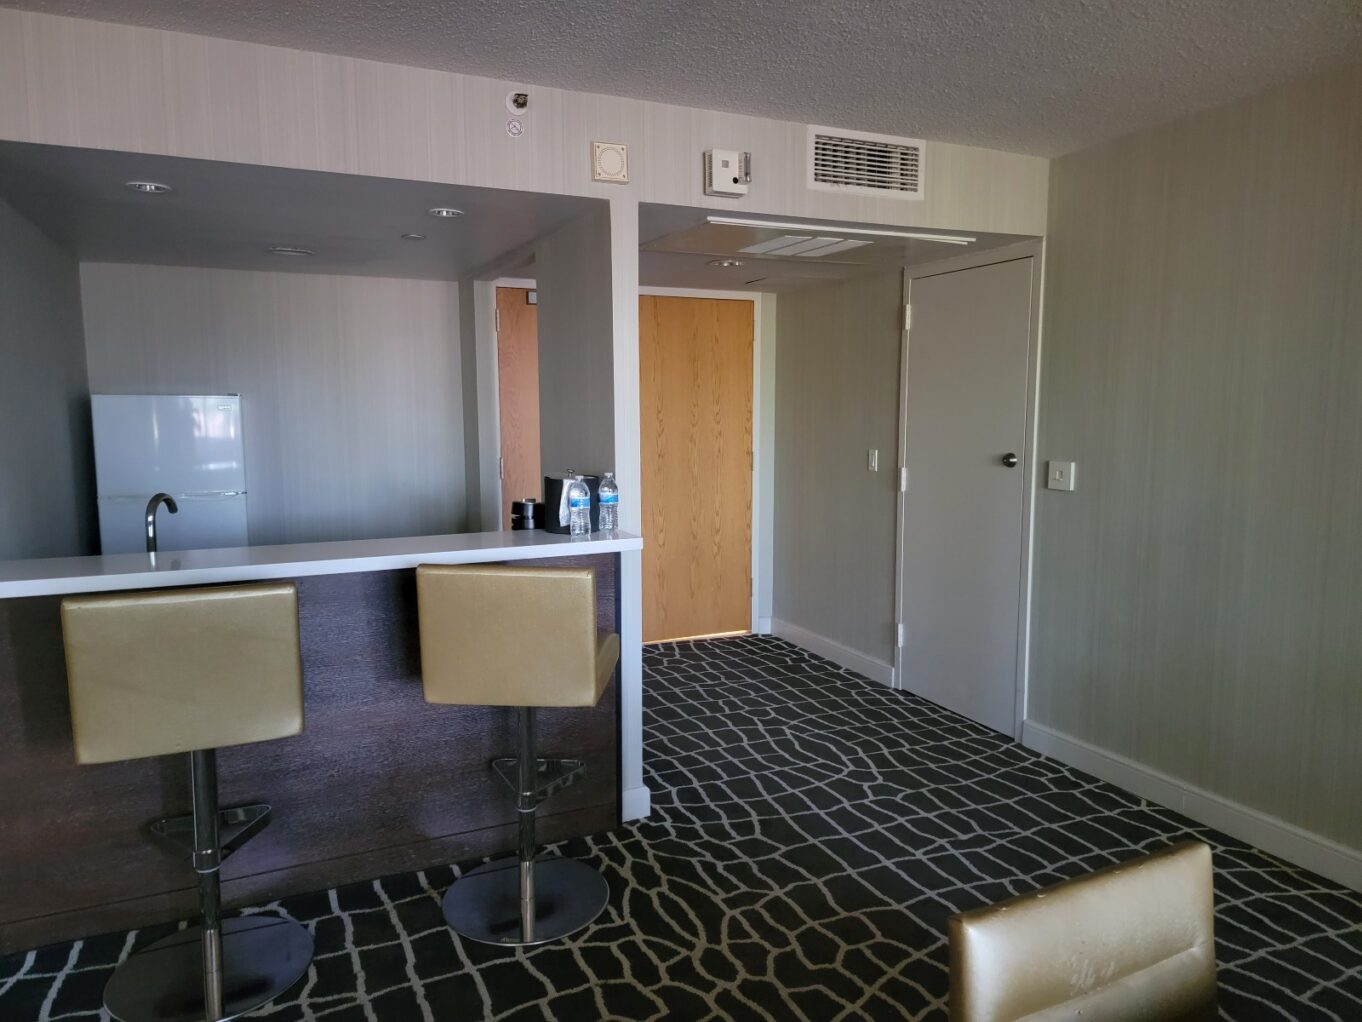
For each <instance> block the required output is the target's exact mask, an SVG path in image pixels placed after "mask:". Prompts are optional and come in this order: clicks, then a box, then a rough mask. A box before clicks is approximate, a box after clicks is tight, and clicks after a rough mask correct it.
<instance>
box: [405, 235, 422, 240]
mask: <svg viewBox="0 0 1362 1022" xmlns="http://www.w3.org/2000/svg"><path fill="white" fill-rule="evenodd" d="M402 240H403V241H425V240H426V236H425V235H424V234H404V235H402Z"/></svg>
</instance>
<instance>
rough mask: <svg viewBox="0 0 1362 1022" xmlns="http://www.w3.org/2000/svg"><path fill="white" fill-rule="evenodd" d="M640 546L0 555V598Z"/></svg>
mask: <svg viewBox="0 0 1362 1022" xmlns="http://www.w3.org/2000/svg"><path fill="white" fill-rule="evenodd" d="M642 548H643V540H641V539H640V538H639V537H637V536H633V535H629V534H627V533H616V534H615V536H614V537H607V536H606V535H605V534H604V533H593V534H592V535H590V536H586V537H573V536H561V535H557V534H555V533H551V532H545V531H543V530H540V529H536V530H532V531H529V530H527V531H524V532H469V533H458V534H454V535H449V536H414V537H407V538H402V539H361V540H349V541H344V542H337V543H292V544H287V545H281V546H251V547H232V548H229V549H225V550H166V551H163V552H162V553H159V554H157V555H156V558H155V560H154V561H153V560H152V559H151V558H150V557H149V555H147V554H112V555H110V556H108V557H49V558H43V559H39V560H31V561H0V599H12V598H14V597H19V596H60V595H63V594H66V593H96V592H108V591H110V590H117V589H153V588H159V587H161V586H193V585H211V584H213V583H215V582H250V581H258V580H264V579H278V578H304V577H307V576H311V575H339V574H344V573H348V572H356V571H391V570H394V569H398V568H414V567H416V566H417V565H418V564H479V563H488V562H496V561H523V560H530V559H536V558H544V557H582V556H586V555H589V554H615V553H622V552H624V551H626V550H641V549H642Z"/></svg>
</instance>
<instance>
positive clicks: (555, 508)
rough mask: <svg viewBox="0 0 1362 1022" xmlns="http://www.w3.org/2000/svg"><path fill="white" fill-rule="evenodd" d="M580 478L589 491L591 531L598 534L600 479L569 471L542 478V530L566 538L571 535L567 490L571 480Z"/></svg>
mask: <svg viewBox="0 0 1362 1022" xmlns="http://www.w3.org/2000/svg"><path fill="white" fill-rule="evenodd" d="M577 476H581V477H582V480H583V481H584V482H585V483H586V488H587V489H588V490H590V491H591V531H592V532H598V531H599V530H600V525H601V502H600V493H599V491H600V488H601V477H600V476H599V475H591V474H588V473H586V472H574V471H572V470H571V469H569V470H568V471H567V472H562V473H560V474H558V475H549V476H545V477H544V528H545V529H546V530H547V531H549V532H556V533H558V534H560V535H563V536H566V535H569V534H570V533H571V531H572V530H571V528H570V527H569V526H568V505H567V488H568V484H569V483H570V482H572V480H573V479H575V478H577Z"/></svg>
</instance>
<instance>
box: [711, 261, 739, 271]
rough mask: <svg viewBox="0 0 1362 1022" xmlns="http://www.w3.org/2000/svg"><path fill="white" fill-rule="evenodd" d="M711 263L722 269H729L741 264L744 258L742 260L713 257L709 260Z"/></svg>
mask: <svg viewBox="0 0 1362 1022" xmlns="http://www.w3.org/2000/svg"><path fill="white" fill-rule="evenodd" d="M709 265H710V266H718V267H721V268H722V269H725V270H727V269H731V268H732V267H734V266H741V265H742V260H741V259H711V260H710V261H709Z"/></svg>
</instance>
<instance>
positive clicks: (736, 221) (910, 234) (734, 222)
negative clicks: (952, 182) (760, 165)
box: [705, 216, 979, 245]
mask: <svg viewBox="0 0 1362 1022" xmlns="http://www.w3.org/2000/svg"><path fill="white" fill-rule="evenodd" d="M705 219H706V220H707V221H709V222H710V223H712V224H718V225H720V226H723V227H770V228H772V229H773V230H778V231H812V232H814V233H815V234H817V233H818V232H820V231H836V232H838V233H840V234H864V235H868V236H870V237H874V238H911V239H913V240H914V241H939V242H941V243H943V244H946V245H968V244H969V243H970V242H972V241H978V240H979V239H978V238H975V237H971V236H969V235H966V234H932V233H929V232H927V231H890V230H882V229H872V228H870V227H851V226H848V225H847V224H808V223H796V222H795V221H791V220H756V219H752V220H749V219H746V218H743V217H736V216H709V217H705Z"/></svg>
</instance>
